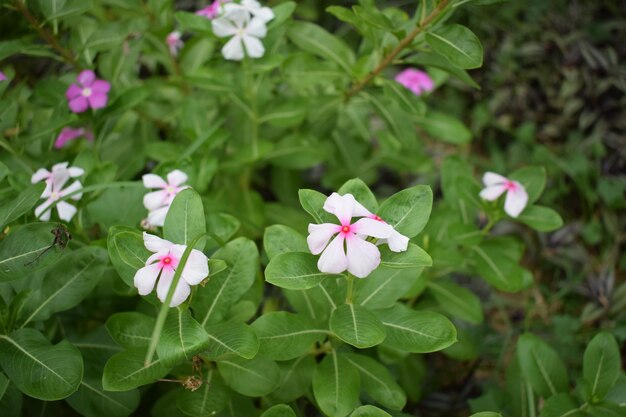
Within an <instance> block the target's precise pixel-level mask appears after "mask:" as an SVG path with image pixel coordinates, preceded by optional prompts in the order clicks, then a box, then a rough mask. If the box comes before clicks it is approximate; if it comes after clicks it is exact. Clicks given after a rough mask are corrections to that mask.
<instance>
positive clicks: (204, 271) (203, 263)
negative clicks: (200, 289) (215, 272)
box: [181, 245, 209, 285]
mask: <svg viewBox="0 0 626 417" xmlns="http://www.w3.org/2000/svg"><path fill="white" fill-rule="evenodd" d="M181 246H182V245H181ZM183 247H185V246H183ZM208 276H209V258H207V257H206V255H205V254H204V253H202V252H200V251H199V250H197V249H192V250H191V253H190V254H189V258H187V263H186V264H185V269H183V276H182V279H184V280H185V281H186V282H187V284H189V285H198V284H200V283H201V282H202V281H203V280H204V279H205V278H206V277H208Z"/></svg>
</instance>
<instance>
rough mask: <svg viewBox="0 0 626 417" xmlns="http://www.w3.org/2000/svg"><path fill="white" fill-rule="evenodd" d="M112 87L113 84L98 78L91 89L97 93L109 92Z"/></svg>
mask: <svg viewBox="0 0 626 417" xmlns="http://www.w3.org/2000/svg"><path fill="white" fill-rule="evenodd" d="M110 89H111V84H109V82H108V81H105V80H96V81H94V82H93V84H92V85H91V91H94V92H96V93H108V92H109V90H110Z"/></svg>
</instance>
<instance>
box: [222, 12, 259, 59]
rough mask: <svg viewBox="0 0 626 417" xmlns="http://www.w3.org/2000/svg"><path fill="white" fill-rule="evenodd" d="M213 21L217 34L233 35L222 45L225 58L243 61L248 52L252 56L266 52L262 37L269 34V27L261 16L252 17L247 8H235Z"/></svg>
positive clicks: (256, 56)
mask: <svg viewBox="0 0 626 417" xmlns="http://www.w3.org/2000/svg"><path fill="white" fill-rule="evenodd" d="M211 23H212V27H213V33H214V34H215V36H217V37H220V38H226V37H229V36H232V37H231V38H230V40H229V41H228V42H226V44H225V45H224V47H222V55H223V56H224V58H225V59H228V60H233V61H241V60H242V59H243V58H244V56H245V55H246V54H247V55H248V56H249V57H251V58H260V57H262V56H263V54H265V48H264V47H263V43H261V41H260V39H262V38H264V37H265V35H266V34H267V27H266V26H265V21H264V20H263V19H262V18H261V17H252V18H251V17H250V14H249V13H248V12H247V11H246V10H243V9H235V10H232V11H231V12H229V13H225V14H223V15H222V16H220V17H218V18H217V19H215V20H213V21H212V22H211ZM244 47H245V49H244Z"/></svg>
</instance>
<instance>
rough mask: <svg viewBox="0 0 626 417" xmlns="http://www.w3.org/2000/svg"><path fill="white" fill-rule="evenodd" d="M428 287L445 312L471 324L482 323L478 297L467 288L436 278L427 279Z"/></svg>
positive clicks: (481, 310) (481, 308)
mask: <svg viewBox="0 0 626 417" xmlns="http://www.w3.org/2000/svg"><path fill="white" fill-rule="evenodd" d="M428 289H429V290H430V291H431V293H432V294H433V297H435V300H437V302H438V303H439V305H440V306H441V308H442V309H443V310H444V311H445V312H447V313H449V314H450V315H452V316H454V317H456V318H459V319H461V320H465V321H468V322H470V323H472V324H480V323H482V321H483V307H482V304H481V302H480V299H479V298H478V297H477V296H476V294H474V293H473V292H471V291H470V290H468V289H467V288H464V287H460V286H458V285H457V284H455V283H453V282H446V281H441V280H438V281H429V282H428Z"/></svg>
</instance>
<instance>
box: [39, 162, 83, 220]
mask: <svg viewBox="0 0 626 417" xmlns="http://www.w3.org/2000/svg"><path fill="white" fill-rule="evenodd" d="M68 165H69V164H68V163H67V162H61V163H59V164H56V165H54V166H53V167H52V170H51V171H48V170H47V169H44V168H40V169H38V170H37V172H35V173H34V174H33V176H32V177H31V179H30V181H31V183H33V184H35V183H38V182H41V181H45V182H46V188H45V189H44V191H43V193H42V194H41V198H43V199H45V201H44V202H43V204H41V205H39V206H38V207H37V208H35V216H37V218H38V219H40V220H44V221H48V220H50V215H51V212H52V205H53V204H55V203H56V208H57V211H58V213H59V218H60V219H61V220H65V221H67V222H69V221H70V220H72V217H74V214H76V207H74V206H73V205H71V204H70V203H68V202H67V201H59V200H60V199H61V198H63V197H65V196H68V195H70V194H71V196H69V198H70V199H72V200H75V201H78V200H80V198H81V197H82V194H81V193H76V192H77V191H79V190H80V189H81V188H82V184H81V183H80V181H78V180H76V181H74V182H73V183H72V184H70V185H69V186H68V187H66V188H63V187H64V186H65V184H66V183H67V182H68V181H69V180H70V178H77V177H80V176H81V175H83V174H84V173H85V171H84V170H83V169H82V168H79V167H70V166H68ZM74 193H76V194H74Z"/></svg>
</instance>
